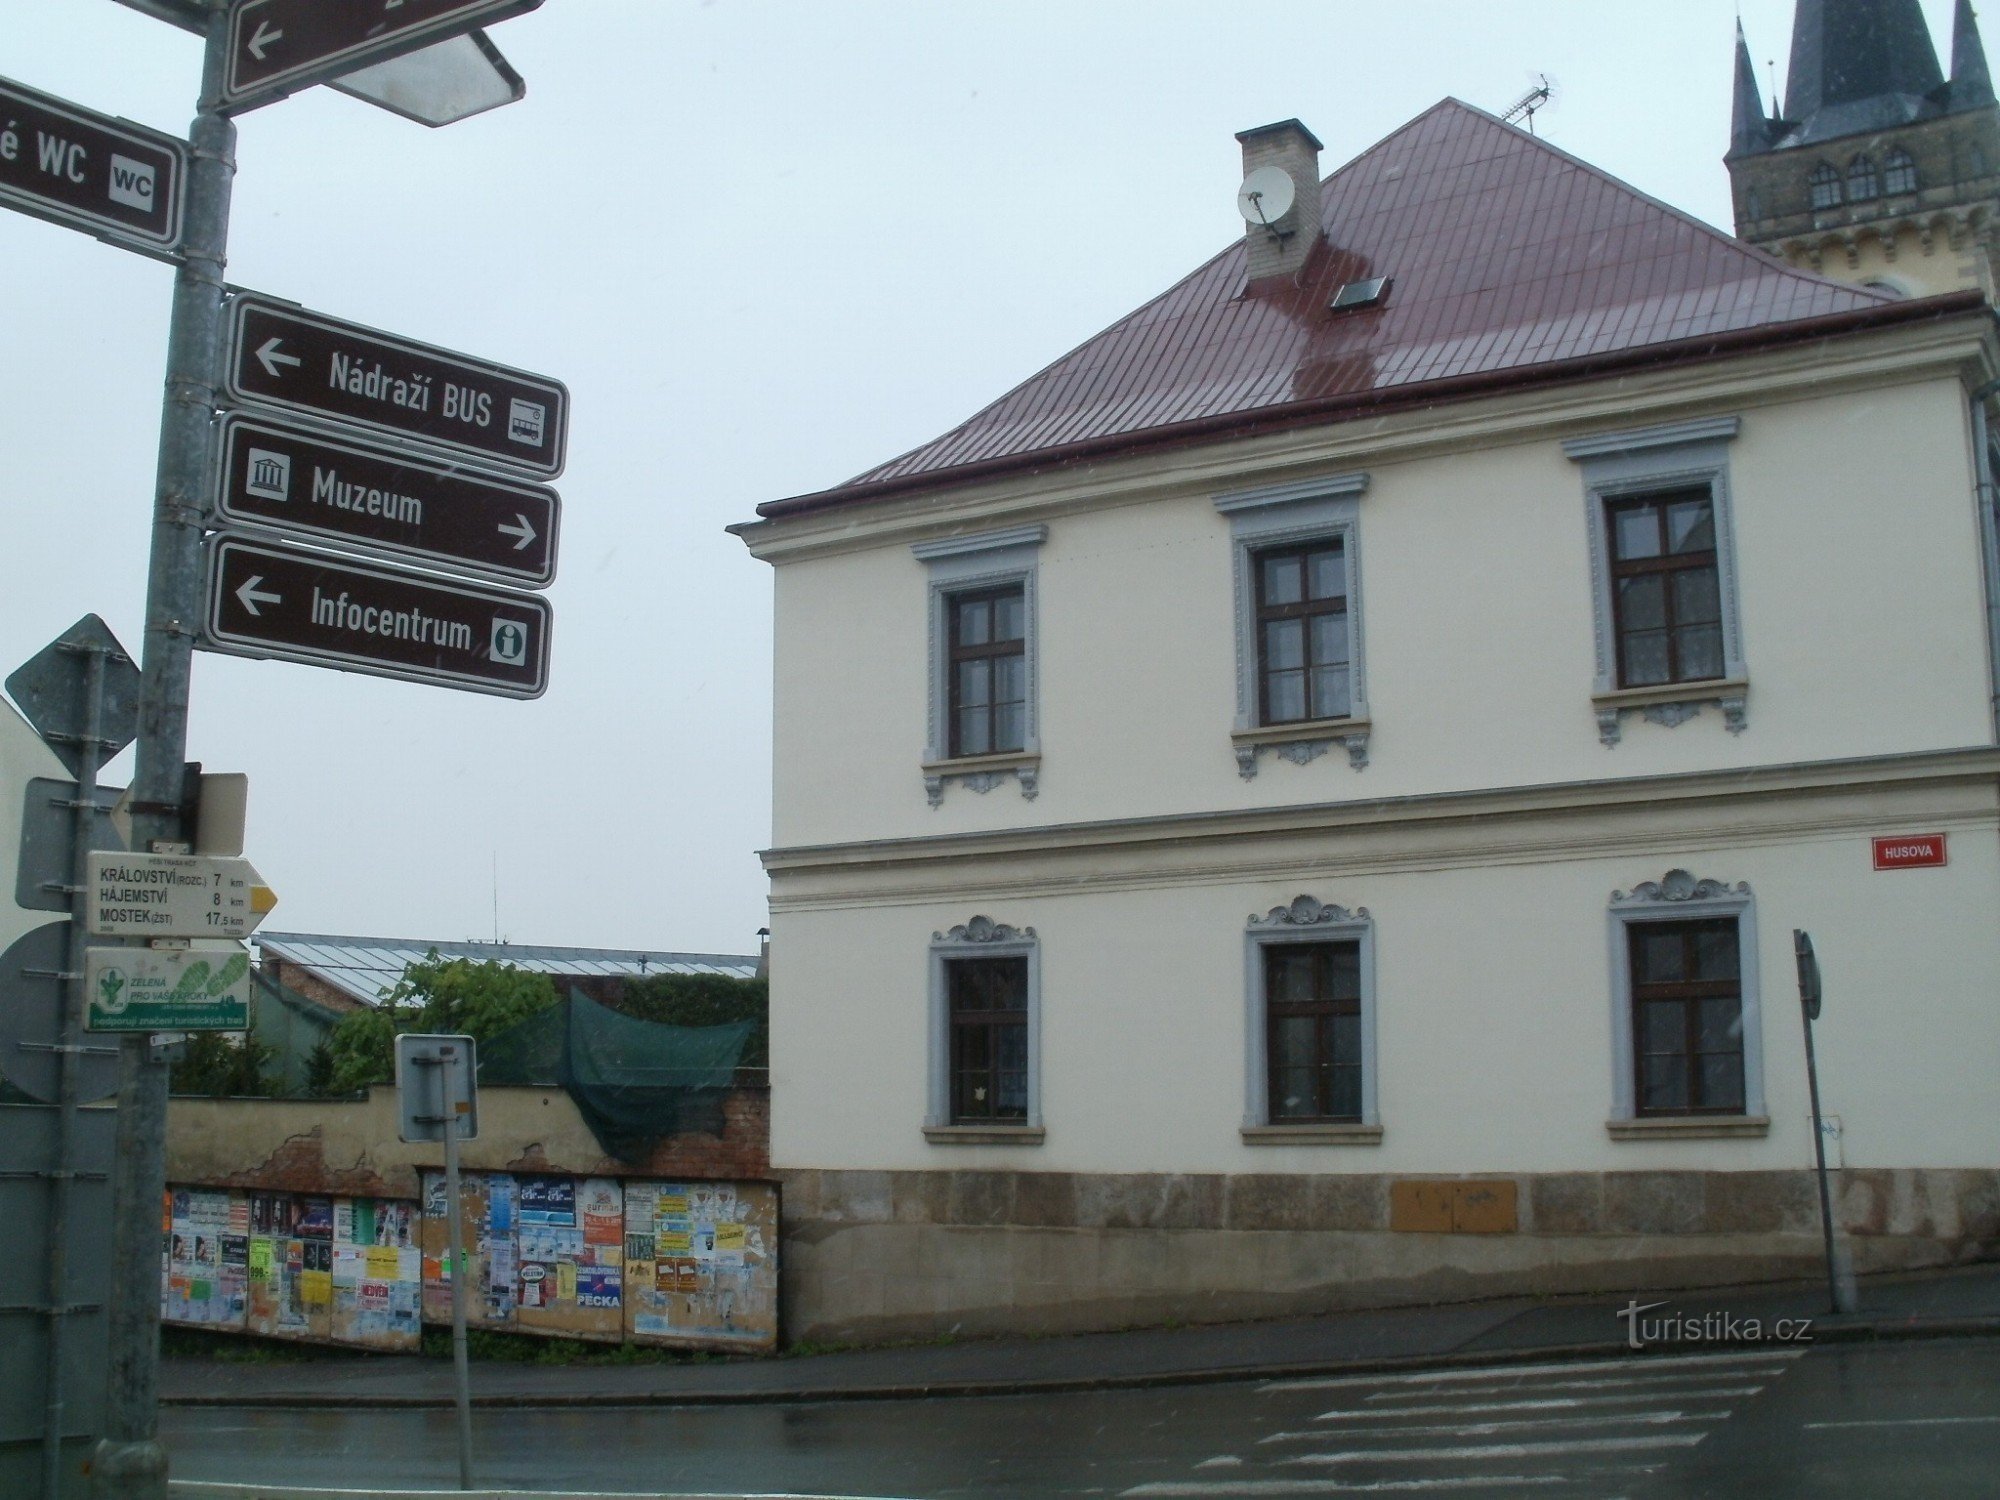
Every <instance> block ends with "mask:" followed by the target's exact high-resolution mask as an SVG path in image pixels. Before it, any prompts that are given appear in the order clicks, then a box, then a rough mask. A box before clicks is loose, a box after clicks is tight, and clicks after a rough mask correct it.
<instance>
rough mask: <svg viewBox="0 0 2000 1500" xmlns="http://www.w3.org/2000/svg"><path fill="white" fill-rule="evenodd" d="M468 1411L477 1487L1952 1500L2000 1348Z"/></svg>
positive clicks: (370, 1466) (363, 1416) (230, 1454)
mask: <svg viewBox="0 0 2000 1500" xmlns="http://www.w3.org/2000/svg"><path fill="white" fill-rule="evenodd" d="M551 1378H552V1380H556V1381H559V1380H560V1379H561V1376H560V1373H559V1372H551ZM474 1423H475V1426H474V1436H475V1443H476V1445H477V1447H476V1452H477V1459H478V1461H477V1470H476V1475H477V1479H478V1481H479V1482H480V1483H481V1484H484V1485H494V1486H508V1487H514V1488H520V1489H542V1490H614V1491H634V1492H639V1493H645V1492H647V1491H654V1492H657V1491H660V1490H681V1491H690V1492H710V1493H728V1492H732V1491H762V1492H767V1493H787V1494H800V1495H844V1496H870V1497H875V1496H880V1497H893V1500H945V1497H957V1496H978V1497H998V1496H1007V1497H1014V1500H1056V1497H1069V1496H1083V1495H1110V1496H1131V1497H1133V1500H1172V1497H1185V1500H1230V1497H1267V1496H1268V1497H1278V1496H1286V1495H1296V1496H1311V1495H1334V1496H1338V1495H1345V1494H1354V1495H1367V1494H1376V1495H1382V1494H1391V1495H1416V1496H1422V1495H1433V1494H1434V1495H1440V1496H1471V1497H1478V1496H1502V1495H1539V1494H1548V1495H1552V1496H1563V1497H1568V1496H1579V1497H1586V1496H1587V1497H1596V1500H1680V1497H1695V1496H1701V1497H1711V1496H1749V1497H1756V1500H1788V1497H1793V1496H1797V1497H1806V1496H1811V1497H1814V1500H1837V1497H1853V1500H1896V1497H1905V1496H1907V1497H1911V1500H1917V1497H1922V1500H1935V1497H1952V1500H1958V1497H1979V1496H1994V1497H2000V1340H1976V1339H1975V1340H1936V1341H1910V1342H1896V1343H1883V1344H1854V1345H1837V1346H1828V1347H1822V1348H1815V1349H1807V1350H1803V1351H1801V1350H1799V1349H1797V1348H1794V1347H1787V1348H1777V1347H1775V1346H1773V1347H1770V1348H1769V1349H1758V1350H1755V1351H1732V1352H1729V1353H1726V1354H1721V1355H1713V1356H1710V1355H1692V1356H1691V1355H1687V1354H1680V1355H1665V1356H1661V1355H1653V1356H1649V1357H1648V1358H1646V1359H1644V1360H1642V1361H1636V1362H1626V1361H1620V1362H1616V1363H1615V1364H1606V1363H1604V1362H1591V1363H1582V1364H1580V1363H1569V1364H1554V1363H1548V1364H1538V1365H1531V1366H1522V1367H1514V1368H1505V1369H1480V1370H1462V1371H1434V1372H1427V1373H1423V1374H1411V1375H1402V1376H1345V1377H1335V1378H1332V1379H1329V1380H1324V1381H1290V1382H1275V1383H1273V1382H1264V1383H1258V1382H1246V1383H1243V1384H1229V1385H1208V1386H1196V1387H1184V1388H1178V1389H1173V1390H1153V1391H1116V1392H1103V1393H1093V1394H1083V1395H1078V1394H1063V1395H1051V1396H1010V1397H984V1398H976V1399H961V1400H935V1401H874V1402H833V1403H818V1404H809V1405H797V1406H747V1407H744V1406H739V1407H679V1408H662V1409H631V1408H626V1409H603V1408H593V1409H587V1410H576V1409H550V1410H543V1411H535V1410H516V1411H497V1412H489V1413H477V1414H475V1418H474ZM454 1430H455V1429H454V1427H453V1421H452V1416H451V1413H450V1412H448V1411H445V1412H341V1411H327V1412H319V1413H309V1412H293V1411H249V1410H227V1409H170V1410H168V1411H167V1412H166V1413H165V1414H164V1418H163V1433H162V1435H163V1436H164V1437H165V1438H166V1440H167V1442H168V1444H169V1446H170V1449H171V1451H172V1453H173V1461H174V1474H175V1476H176V1477H179V1478H186V1479H210V1480H233V1481H240V1482H251V1483H270V1484H295V1485H326V1486H341V1487H354V1488H364V1487H380V1488H391V1487H393V1488H437V1489H445V1488H450V1487H452V1486H453V1485H454V1484H455V1483H456V1479H457V1459H456V1448H455V1438H454Z"/></svg>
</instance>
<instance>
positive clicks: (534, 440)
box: [223, 291, 569, 479]
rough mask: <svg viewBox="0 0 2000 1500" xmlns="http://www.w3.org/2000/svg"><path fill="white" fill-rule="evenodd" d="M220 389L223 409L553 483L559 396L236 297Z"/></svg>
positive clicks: (562, 419) (565, 425)
mask: <svg viewBox="0 0 2000 1500" xmlns="http://www.w3.org/2000/svg"><path fill="white" fill-rule="evenodd" d="M223 385H224V388H225V389H226V390H227V392H228V394H229V396H230V398H231V399H232V400H233V401H238V402H247V403H249V404H251V405H254V406H268V407H277V408H279V409H281V410H284V411H292V412H299V413H302V414H304V415H305V416H308V417H315V418H318V419H319V420H320V421H322V422H326V421H331V422H335V423H338V424H340V425H341V426H343V427H345V426H347V425H349V424H352V425H353V426H356V427H362V428H366V429H368V430H369V431H371V432H377V433H383V434H386V435H387V436H389V437H393V438H400V439H403V440H405V441H409V442H415V443H418V444H421V445H422V446H424V447H427V448H442V449H447V450H450V451H452V452H457V453H464V454H470V455H471V456H473V457H475V458H478V459H481V460H483V461H485V462H486V463H489V464H498V465H500V466H502V467H504V468H508V469H522V470H526V471H527V472H529V473H532V474H534V475H536V476H538V477H541V478H547V479H553V478H554V477H555V476H556V475H558V474H560V473H561V472H562V467H563V450H564V446H565V443H566V440H567V437H568V432H569V390H568V388H567V387H565V386H564V385H563V383H562V382H561V381H559V380H551V379H549V378H548V377H547V376H545V375H531V374H529V373H528V372H527V371H525V370H515V369H510V368H509V367H507V366H506V365H497V364H493V363H492V362H490V361H488V360H482V359H476V358H474V357H473V356H472V355H469V354H454V353H453V352H452V351H451V350H449V349H440V348H437V347H435V346H433V345H430V344H419V343H416V342H414V341H412V340H410V339H405V338H400V337H398V336H397V335H395V334H393V333H381V332H378V331H377V330H375V329H372V328H364V327H362V326H361V325H360V324H358V323H345V322H342V321H340V320H339V319H337V318H329V317H327V316H325V315H324V314H322V313H316V312H308V311H307V310H306V309H305V308H302V307H293V306H291V305H290V304H288V303H284V302H278V301H275V300H273V299H271V298H267V297H262V296H259V295H258V294H257V293H255V292H241V291H239V292H235V293H234V294H233V295H232V297H231V299H230V308H229V348H228V356H227V359H226V360H225V363H224V370H223Z"/></svg>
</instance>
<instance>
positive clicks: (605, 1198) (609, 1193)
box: [515, 1176, 625, 1343]
mask: <svg viewBox="0 0 2000 1500" xmlns="http://www.w3.org/2000/svg"><path fill="white" fill-rule="evenodd" d="M516 1182H517V1184H518V1188H519V1193H520V1221H521V1222H520V1228H519V1229H518V1230H517V1231H516V1234H515V1243H516V1246H517V1250H516V1254H517V1256H518V1261H519V1270H518V1272H517V1276H518V1280H519V1284H520V1302H519V1307H518V1309H517V1310H516V1313H515V1320H516V1323H517V1325H518V1326H519V1328H520V1329H521V1331H522V1332H523V1333H546V1334H550V1335H552V1336H557V1337H562V1338H575V1339H596V1340H602V1341H607V1342H611V1343H616V1342H618V1340H619V1339H620V1338H621V1337H622V1336H623V1334H624V1328H625V1314H624V1308H623V1306H622V1299H621V1297H620V1290H621V1276H620V1273H621V1269H622V1267H623V1264H624V1259H625V1244H624V1237H623V1235H622V1233H621V1232H620V1231H621V1228H622V1226H623V1223H624V1214H625V1203H624V1194H623V1193H622V1192H621V1191H620V1189H619V1185H618V1183H617V1182H616V1181H615V1180H613V1179H612V1178H609V1177H588V1178H579V1177H547V1176H544V1177H526V1176H524V1177H520V1178H518V1179H516Z"/></svg>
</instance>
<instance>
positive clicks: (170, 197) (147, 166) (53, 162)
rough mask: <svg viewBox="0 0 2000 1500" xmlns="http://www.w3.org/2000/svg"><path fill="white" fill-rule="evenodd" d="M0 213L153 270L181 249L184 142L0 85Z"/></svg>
mask: <svg viewBox="0 0 2000 1500" xmlns="http://www.w3.org/2000/svg"><path fill="white" fill-rule="evenodd" d="M0 111H4V113H0V126H4V128H0V203H5V204H6V205H7V206H8V207H10V208H18V209H20V210H21V212H23V213H29V214H33V215H35V217H37V218H40V219H49V220H52V221H54V222H55V223H57V224H67V225H68V226H69V227H70V228H72V229H81V230H82V231H83V232H84V233H86V234H94V235H96V236H97V237H98V238H99V239H103V240H110V241H112V242H114V243H116V244H119V245H122V246H124V247H125V248H126V249H128V250H137V251H140V252H142V253H144V254H147V255H153V256H158V257H159V258H160V259H162V260H172V259H174V258H175V254H176V252H177V251H178V250H179V249H180V241H181V195H182V193H183V191H184V189H185V184H186V182H187V167H186V163H187V150H188V147H187V142H186V141H180V140H176V139H174V137H172V136H170V135H162V134H161V133H160V132H159V131H157V130H148V129H146V128H145V127H144V126H142V125H133V124H130V123H129V122H127V121H124V120H114V119H112V118H111V117H110V116H109V115H100V114H97V113H94V112H93V111H91V110H87V109H81V108H79V107H78V106H76V105H74V104H68V103H65V102H64V101H63V100H61V99H57V98H55V97H54V96H52V95H49V94H44V93H42V92H40V91H39V90H37V89H31V88H27V87H25V86H24V85H22V84H18V83H11V82H9V81H8V80H7V79H4V78H0Z"/></svg>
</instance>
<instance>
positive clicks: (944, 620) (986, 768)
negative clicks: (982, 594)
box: [910, 525, 1049, 807]
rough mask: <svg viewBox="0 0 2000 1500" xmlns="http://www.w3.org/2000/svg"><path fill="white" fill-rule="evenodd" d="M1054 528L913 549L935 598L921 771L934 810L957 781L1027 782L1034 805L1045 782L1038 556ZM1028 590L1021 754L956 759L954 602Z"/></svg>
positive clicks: (929, 617) (973, 786)
mask: <svg viewBox="0 0 2000 1500" xmlns="http://www.w3.org/2000/svg"><path fill="white" fill-rule="evenodd" d="M1048 534H1049V529H1048V527H1046V526H1039V525H1036V526H1011V527H1008V528H1007V529H1006V530H1004V531H982V532H978V533H975V534H973V535H970V536H952V537H940V538H938V539H937V540H935V541H929V542H918V543H916V544H915V545H914V546H912V547H911V548H910V551H911V552H912V553H913V554H915V556H916V559H917V561H919V562H921V563H923V564H924V565H925V567H926V569H927V570H928V571H929V574H930V599H929V603H928V606H927V608H926V611H925V620H926V629H927V634H928V635H929V639H930V644H929V665H928V672H927V677H926V681H927V683H928V688H927V694H926V696H927V698H928V703H929V713H928V729H927V733H928V739H927V741H926V743H925V745H924V758H923V764H922V766H921V768H920V769H921V770H922V773H923V778H924V794H925V796H926V797H927V798H928V799H929V801H930V805H931V806H932V807H941V806H942V805H943V804H944V790H945V787H946V786H948V785H949V784H950V783H952V782H955V781H956V782H961V783H963V784H964V785H965V786H966V787H967V788H968V789H970V790H972V791H975V792H980V793H985V792H990V791H992V790H993V788H994V787H996V786H998V785H999V784H1000V783H1001V782H1002V781H1005V780H1006V779H1007V778H1008V777H1009V776H1012V777H1013V778H1014V779H1015V780H1016V781H1018V782H1019V783H1020V786H1021V795H1022V797H1023V798H1025V799H1026V800H1028V801H1030V802H1032V801H1033V800H1034V799H1035V794H1036V792H1038V791H1039V790H1040V779H1041V764H1042V757H1041V741H1040V734H1041V708H1040V704H1039V699H1040V697H1041V691H1040V688H1041V642H1040V634H1041V632H1040V629H1039V627H1038V626H1037V623H1036V613H1037V611H1036V607H1035V573H1036V559H1037V556H1038V549H1039V548H1040V547H1041V545H1042V543H1043V542H1044V541H1046V540H1047V539H1048ZM1008 584H1019V585H1020V586H1021V607H1022V614H1023V616H1024V619H1025V622H1026V641H1025V643H1024V650H1023V653H1022V655H1023V660H1024V661H1025V663H1026V671H1027V676H1028V702H1027V709H1026V717H1027V730H1026V735H1025V737H1024V739H1023V742H1022V746H1021V748H1020V749H1019V750H1018V751H1010V752H1007V753H1005V754H1001V755H969V756H960V757H956V758H955V757H953V756H952V754H951V750H950V745H951V724H950V714H951V680H950V674H951V650H950V646H949V641H950V639H951V637H950V619H949V614H948V611H949V609H950V603H951V596H952V595H953V594H957V593H962V592H965V591H967V590H971V589H984V588H996V587H1003V586H1005V585H1008Z"/></svg>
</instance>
